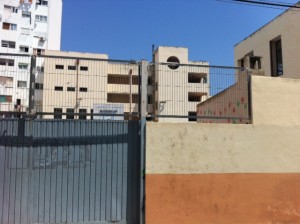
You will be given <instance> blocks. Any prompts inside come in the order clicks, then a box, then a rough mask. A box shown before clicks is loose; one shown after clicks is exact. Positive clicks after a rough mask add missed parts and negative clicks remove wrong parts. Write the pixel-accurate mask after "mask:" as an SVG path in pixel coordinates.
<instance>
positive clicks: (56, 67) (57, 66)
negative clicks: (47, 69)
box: [55, 65, 64, 69]
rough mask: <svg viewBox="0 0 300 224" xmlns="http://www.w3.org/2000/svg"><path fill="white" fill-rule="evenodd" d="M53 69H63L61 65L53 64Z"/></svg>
mask: <svg viewBox="0 0 300 224" xmlns="http://www.w3.org/2000/svg"><path fill="white" fill-rule="evenodd" d="M55 69H64V66H63V65H55Z"/></svg>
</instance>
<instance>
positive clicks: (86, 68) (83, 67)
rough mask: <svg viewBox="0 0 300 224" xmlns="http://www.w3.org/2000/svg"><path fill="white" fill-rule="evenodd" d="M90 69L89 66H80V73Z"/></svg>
mask: <svg viewBox="0 0 300 224" xmlns="http://www.w3.org/2000/svg"><path fill="white" fill-rule="evenodd" d="M88 70H89V68H88V67H87V66H80V71H88Z"/></svg>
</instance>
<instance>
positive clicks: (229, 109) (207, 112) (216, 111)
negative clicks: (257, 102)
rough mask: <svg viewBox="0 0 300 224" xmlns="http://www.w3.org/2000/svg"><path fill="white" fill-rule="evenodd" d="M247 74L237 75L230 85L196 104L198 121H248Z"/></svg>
mask: <svg viewBox="0 0 300 224" xmlns="http://www.w3.org/2000/svg"><path fill="white" fill-rule="evenodd" d="M249 78H250V77H249V76H248V75H247V73H246V72H241V73H240V74H238V75H237V79H238V81H237V82H236V83H235V84H233V85H232V86H231V87H229V88H227V89H225V90H224V91H222V92H220V93H218V94H216V95H214V96H213V97H211V98H209V99H208V100H205V101H204V102H202V103H199V104H198V105H197V116H203V117H210V118H199V119H198V122H199V123H235V124H236V123H243V124H244V123H250V117H249V90H248V80H249Z"/></svg>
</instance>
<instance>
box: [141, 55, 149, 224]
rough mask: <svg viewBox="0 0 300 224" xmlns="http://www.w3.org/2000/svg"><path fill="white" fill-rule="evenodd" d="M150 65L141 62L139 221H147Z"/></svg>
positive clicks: (142, 223)
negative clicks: (147, 139) (146, 192)
mask: <svg viewBox="0 0 300 224" xmlns="http://www.w3.org/2000/svg"><path fill="white" fill-rule="evenodd" d="M148 66H149V63H148V62H147V61H145V60H142V61H141V64H140V72H139V73H140V92H139V93H140V104H139V106H140V108H139V111H140V118H141V119H140V153H139V154H140V155H139V157H140V172H139V182H140V184H139V186H140V190H139V191H140V194H139V196H140V198H139V213H140V214H139V223H140V224H144V223H145V162H146V160H145V154H146V141H145V140H146V116H147V115H148V108H147V107H148V103H147V97H148V85H147V83H148Z"/></svg>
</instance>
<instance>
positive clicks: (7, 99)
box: [0, 0, 62, 112]
mask: <svg viewBox="0 0 300 224" xmlns="http://www.w3.org/2000/svg"><path fill="white" fill-rule="evenodd" d="M61 23H62V0H21V1H20V0H2V1H1V2H0V26H1V27H0V41H1V46H0V54H1V55H0V107H1V110H2V111H12V110H15V111H22V112H25V111H27V110H28V107H29V81H30V69H31V56H30V55H34V54H35V55H37V54H43V53H44V52H45V50H46V49H51V50H60V45H61ZM13 54H18V55H19V54H21V55H23V56H15V55H13ZM41 64H43V62H41Z"/></svg>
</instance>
